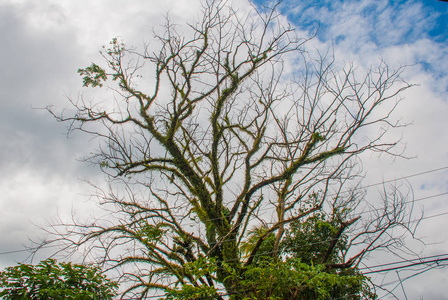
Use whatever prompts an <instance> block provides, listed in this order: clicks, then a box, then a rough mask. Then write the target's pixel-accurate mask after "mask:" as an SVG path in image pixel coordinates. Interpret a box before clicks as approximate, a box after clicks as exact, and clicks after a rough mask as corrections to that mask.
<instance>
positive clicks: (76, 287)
mask: <svg viewBox="0 0 448 300" xmlns="http://www.w3.org/2000/svg"><path fill="white" fill-rule="evenodd" d="M117 287H118V285H117V283H115V282H113V281H110V280H108V279H107V278H106V277H105V275H103V274H102V273H101V271H100V269H99V268H97V267H94V266H83V265H77V264H72V263H70V262H68V263H63V262H62V263H58V262H56V260H54V259H48V260H45V261H41V262H40V263H39V264H38V265H27V264H19V265H18V266H14V267H8V268H6V269H5V270H4V271H2V272H0V296H1V297H2V299H4V300H13V299H39V300H53V299H72V300H90V299H112V297H114V296H115V295H116V289H117Z"/></svg>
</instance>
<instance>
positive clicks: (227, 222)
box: [50, 1, 413, 299]
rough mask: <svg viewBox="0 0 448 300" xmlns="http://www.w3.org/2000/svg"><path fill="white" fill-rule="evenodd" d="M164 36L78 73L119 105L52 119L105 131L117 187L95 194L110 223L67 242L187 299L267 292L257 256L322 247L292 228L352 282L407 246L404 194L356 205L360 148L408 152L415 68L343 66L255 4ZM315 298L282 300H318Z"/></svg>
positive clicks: (319, 260) (115, 52) (215, 8)
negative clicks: (365, 265)
mask: <svg viewBox="0 0 448 300" xmlns="http://www.w3.org/2000/svg"><path fill="white" fill-rule="evenodd" d="M164 29H165V31H164V32H163V33H162V34H156V35H155V37H154V38H155V39H154V40H155V42H156V43H158V45H159V46H160V47H159V50H158V51H157V52H154V53H153V52H151V51H152V49H153V48H154V47H153V45H152V46H151V47H149V46H148V47H147V48H145V49H144V50H143V51H138V50H137V49H134V48H128V47H126V46H125V45H124V44H123V43H122V42H121V41H120V40H119V39H114V40H113V41H112V42H111V44H110V47H109V48H105V49H103V51H102V55H103V57H104V60H105V66H101V65H99V64H98V65H97V64H92V65H91V66H90V67H87V68H85V69H80V70H79V73H80V74H81V75H82V76H83V80H84V86H86V87H88V86H91V87H102V86H103V84H105V85H107V87H108V88H109V91H112V92H113V94H114V96H113V100H110V101H109V100H107V101H102V102H94V101H93V100H92V101H86V100H84V99H82V98H81V99H77V100H71V102H72V104H73V106H74V107H75V108H76V113H75V114H74V115H67V114H66V113H65V114H64V113H63V114H56V113H54V115H55V116H56V118H57V119H58V120H59V121H64V122H69V123H70V127H69V128H70V129H69V130H75V129H76V130H81V131H83V132H87V133H88V134H91V135H93V136H95V137H97V138H98V140H99V141H100V143H101V144H100V147H99V151H98V152H97V153H96V154H94V155H93V156H92V157H90V158H89V160H90V161H92V162H94V163H97V164H98V165H99V166H100V167H101V168H102V170H103V171H104V172H105V173H106V174H107V176H108V181H109V183H110V185H109V186H110V188H109V189H98V193H97V196H98V198H99V199H100V201H101V203H102V204H103V207H105V208H106V209H109V211H110V216H109V217H107V218H104V219H99V220H96V221H95V222H94V223H93V224H91V223H89V224H80V223H74V224H73V227H70V229H69V230H66V231H65V233H64V232H62V233H61V232H59V234H60V235H59V238H56V240H59V241H69V242H70V243H71V244H70V245H71V246H74V247H79V246H82V245H84V246H86V247H87V250H88V251H90V253H91V254H92V255H93V254H95V255H96V257H97V258H98V259H99V261H100V262H102V263H105V264H106V265H108V266H110V267H120V268H122V270H123V278H122V279H123V280H125V279H127V280H129V281H130V283H129V284H128V289H127V290H126V292H125V294H126V295H128V296H129V295H137V294H138V295H140V296H139V297H145V296H147V295H150V294H151V293H153V291H155V290H160V291H161V292H162V293H167V295H171V297H179V298H182V297H184V298H182V299H188V298H199V297H200V296H201V295H202V296H204V297H205V296H207V295H209V296H211V297H214V298H218V299H221V298H222V297H223V296H222V295H223V294H225V295H231V296H232V297H233V298H235V299H240V298H241V299H242V298H244V297H255V298H256V297H259V298H260V297H261V296H257V295H260V294H257V288H256V287H254V288H248V285H247V284H246V285H244V284H243V283H244V282H245V281H244V280H245V278H247V277H245V276H246V274H248V273H247V272H248V270H251V268H253V267H254V266H261V265H260V259H259V258H260V257H269V258H271V259H272V260H271V261H272V262H275V263H282V262H285V261H286V260H288V259H290V258H291V257H292V256H294V255H296V256H297V255H299V254H298V253H299V251H298V250H297V249H298V248H299V247H305V246H307V245H308V246H309V245H311V244H312V243H311V242H309V243H308V244H306V243H302V244H300V243H299V244H297V238H296V237H298V235H297V234H296V233H295V232H294V231H292V230H296V231H297V230H299V231H300V230H303V233H306V232H308V233H309V235H311V237H310V238H311V239H310V241H311V240H313V237H314V240H315V239H316V238H319V237H320V240H319V241H317V243H319V247H317V248H316V247H315V248H314V250H313V251H314V252H315V253H317V254H319V255H317V254H316V256H315V257H316V258H315V260H314V261H313V264H320V265H323V266H325V268H324V269H322V271H321V272H322V273H331V272H336V273H333V274H339V275H340V276H343V274H348V273H347V272H346V271H347V270H355V269H356V267H357V266H358V265H359V263H360V261H361V260H362V258H363V257H365V255H366V253H368V252H370V251H372V250H374V249H377V248H378V247H391V249H392V247H393V245H396V243H399V241H400V238H401V237H400V236H399V237H394V236H393V235H391V234H390V232H391V230H393V229H394V228H397V227H401V228H405V229H411V227H412V226H411V225H412V224H413V223H412V222H411V223H410V219H409V210H407V209H408V205H407V202H406V199H405V198H404V197H399V194H398V193H394V196H395V197H396V198H395V199H394V200H393V201H395V202H393V203H390V201H392V200H391V198H390V197H388V198H386V199H385V200H386V201H385V202H384V203H386V204H388V205H389V206H384V207H385V210H382V211H379V210H377V209H376V210H374V212H375V213H377V214H378V216H376V218H375V219H372V220H371V221H368V220H364V219H362V220H364V221H363V222H361V221H359V216H358V215H355V214H354V213H355V211H357V209H355V208H359V207H360V206H362V205H363V203H364V192H363V191H362V190H360V189H359V188H357V185H356V184H358V182H359V175H360V172H361V169H362V168H361V167H360V163H361V162H360V160H359V159H358V157H359V154H361V153H363V152H366V151H374V152H380V153H388V154H391V155H399V154H400V153H397V152H395V146H396V145H397V143H398V142H399V141H398V140H391V139H390V136H388V135H386V133H387V131H388V130H392V129H394V128H396V127H399V126H400V124H399V123H397V122H395V121H394V119H393V116H392V113H393V111H394V109H395V108H396V106H397V104H398V103H399V100H400V98H399V93H400V92H402V91H403V90H405V89H407V88H409V87H410V85H409V84H407V83H406V82H404V81H403V80H402V79H401V77H400V75H401V73H402V71H403V69H402V68H398V69H397V70H392V69H391V68H389V66H388V65H387V64H386V63H384V62H381V63H380V64H379V65H378V66H377V67H372V68H371V69H370V70H368V71H367V72H365V74H362V75H360V74H359V73H362V72H360V71H358V70H357V68H356V67H355V66H353V65H348V66H345V67H343V68H341V69H338V68H336V67H335V65H334V61H333V60H332V57H331V55H322V56H319V55H311V54H310V53H309V52H307V51H306V48H305V44H306V42H307V41H308V40H309V39H308V38H299V37H297V35H296V33H295V31H294V30H293V29H292V28H290V27H289V26H288V25H285V23H284V21H282V19H281V17H280V16H279V15H278V13H277V11H276V7H274V8H273V9H265V10H263V11H257V10H256V9H253V10H252V11H250V12H242V11H236V10H233V9H232V7H230V6H228V5H226V4H225V3H223V2H220V1H211V2H207V3H206V4H205V5H204V8H203V12H202V15H201V17H200V20H199V21H198V22H195V23H194V24H189V25H188V30H187V31H188V33H187V34H186V33H185V32H182V33H178V32H177V29H178V27H176V26H175V25H173V24H172V23H171V22H170V21H169V19H167V23H166V25H165V27H164ZM316 57H317V58H316ZM151 72H152V74H153V77H148V76H147V74H149V73H151ZM50 111H52V110H51V109H50ZM312 220H315V221H316V220H317V221H319V222H320V223H319V222H318V223H319V224H322V223H325V224H327V225H328V226H330V225H331V226H330V227H331V228H330V227H328V228H330V229H331V230H329V231H328V233H327V234H326V235H325V236H326V237H325V238H324V236H323V235H321V236H319V235H316V232H315V231H306V228H307V227H305V224H308V225H309V224H311V223H312V222H311V221H312ZM317 221H316V222H317ZM310 222H311V223H310ZM313 222H314V221H313ZM257 224H258V225H259V224H262V227H259V230H258V231H257V230H255V231H254V229H253V226H254V225H257ZM312 224H314V225H316V224H317V223H312ZM314 225H313V226H314ZM63 226H65V227H66V228H67V226H68V225H67V224H63ZM316 226H317V225H316ZM319 226H320V225H319ZM54 228H55V229H56V228H57V225H55V227H54ZM251 228H252V229H251ZM310 228H311V227H310ZM313 228H317V227H313ZM319 228H320V227H319ZM309 235H308V236H309ZM294 238H296V246H291V241H293V240H294ZM268 240H269V241H271V244H270V246H269V247H267V245H268V243H267V241H268ZM287 241H289V242H288V243H286V242H287ZM314 243H316V241H315V242H314ZM285 245H287V246H285ZM288 247H289V248H288ZM294 247H295V249H294ZM266 249H269V250H268V251H267V250H266ZM288 249H289V250H288ZM288 251H289V252H288ZM294 251H295V252H294ZM293 252H294V253H295V254H291V253H293ZM310 255H311V254H310ZM301 259H302V260H304V258H303V257H302V258H301ZM289 270H290V271H291V270H292V271H295V272H296V273H297V272H299V270H298V269H297V266H296V267H290V268H289ZM332 270H333V271H332ZM344 272H346V273H344ZM355 273H356V272H355ZM356 274H357V276H359V273H356ZM344 276H345V275H344ZM364 279H365V278H363V280H364ZM255 286H256V285H255ZM160 291H159V293H160ZM304 291H305V288H302V287H300V288H299V287H297V288H295V290H291V291H290V292H289V291H287V293H286V292H285V293H284V294H281V295H283V296H282V297H284V298H287V299H290V298H291V297H292V298H294V297H298V298H300V299H306V298H307V297H308V296H305V294H302V296H300V295H301V294H300V293H302V292H304ZM176 293H177V294H176ZM182 293H184V294H182ZM195 293H196V294H195ZM288 293H289V294H288ZM359 293H360V292H359V291H358V292H357V295H359ZM176 295H177V296H176ZM269 295H273V294H269ZM327 296H328V295H327ZM263 297H266V295H265V296H263ZM309 297H311V296H309ZM353 298H356V295H353ZM251 299H253V298H251Z"/></svg>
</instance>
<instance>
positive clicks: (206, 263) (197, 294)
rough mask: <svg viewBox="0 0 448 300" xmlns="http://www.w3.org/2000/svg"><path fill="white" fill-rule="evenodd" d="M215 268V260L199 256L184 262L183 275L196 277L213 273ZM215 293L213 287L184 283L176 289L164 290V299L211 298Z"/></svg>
mask: <svg viewBox="0 0 448 300" xmlns="http://www.w3.org/2000/svg"><path fill="white" fill-rule="evenodd" d="M216 270H217V264H216V260H215V259H213V258H211V259H207V258H205V257H200V258H199V259H197V260H195V261H194V262H189V263H186V264H185V273H186V274H185V275H186V276H189V277H191V278H193V277H194V278H198V277H202V276H205V275H207V274H212V273H215V272H216ZM215 295H216V289H215V288H214V287H210V286H206V285H202V284H198V285H196V286H193V285H191V284H184V285H182V286H181V287H180V288H178V289H170V290H168V291H167V292H166V295H165V298H164V299H176V300H182V299H185V300H187V299H198V298H202V297H204V298H206V299H209V298H211V299H212V298H213V296H215Z"/></svg>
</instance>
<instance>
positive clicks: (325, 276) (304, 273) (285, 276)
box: [241, 258, 364, 300]
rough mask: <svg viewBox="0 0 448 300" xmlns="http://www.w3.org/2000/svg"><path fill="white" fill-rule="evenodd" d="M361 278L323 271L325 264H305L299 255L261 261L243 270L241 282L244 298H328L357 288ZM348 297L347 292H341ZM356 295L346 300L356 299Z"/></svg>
mask: <svg viewBox="0 0 448 300" xmlns="http://www.w3.org/2000/svg"><path fill="white" fill-rule="evenodd" d="M363 280H364V277H363V276H361V275H356V274H348V275H343V274H336V273H329V272H327V271H326V266H325V265H317V266H313V265H308V264H306V263H303V262H301V260H300V259H299V258H290V259H287V260H286V261H281V260H274V259H271V260H270V261H268V260H264V261H263V262H262V263H260V264H259V265H256V266H251V267H249V268H248V269H247V270H246V272H244V274H243V276H242V278H241V283H242V285H243V286H244V288H245V291H246V294H247V295H248V296H246V297H245V298H244V299H247V300H249V299H250V300H255V299H269V300H278V299H304V300H307V299H313V300H319V299H328V298H329V297H332V296H334V292H335V291H337V290H343V291H345V292H347V290H350V289H353V290H355V291H356V290H357V289H359V287H360V286H361V285H362V282H363ZM343 295H346V296H348V295H349V293H346V294H343ZM356 295H357V294H354V295H350V296H349V299H359V298H357V296H356Z"/></svg>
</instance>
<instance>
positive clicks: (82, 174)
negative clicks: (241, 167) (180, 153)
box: [0, 0, 448, 299]
mask: <svg viewBox="0 0 448 300" xmlns="http://www.w3.org/2000/svg"><path fill="white" fill-rule="evenodd" d="M162 2H163V3H162ZM261 3H268V2H267V1H265V2H263V1H257V3H256V5H260V4H261ZM248 4H249V2H246V0H239V1H238V5H243V6H247V5H248ZM199 6H200V3H199V1H197V0H176V1H174V0H164V1H160V0H132V1H131V0H127V1H124V0H95V1H90V0H76V1H72V0H53V1H51V0H40V1H32V0H0V38H1V40H2V43H1V46H0V61H1V64H0V66H1V70H0V71H1V73H0V140H1V141H2V142H1V147H0V190H1V194H0V268H4V267H6V266H9V265H14V264H16V262H19V261H23V260H25V259H26V257H27V253H26V252H20V251H21V250H22V249H24V245H29V241H28V238H32V239H38V238H44V233H43V232H42V231H40V230H38V229H37V228H36V225H42V224H45V219H47V220H48V219H51V218H55V217H56V216H57V215H58V214H59V215H61V216H66V215H70V214H71V212H72V211H76V212H77V213H78V214H88V213H89V211H90V207H91V201H90V200H89V197H88V194H89V188H88V186H87V185H86V184H84V183H83V181H81V179H83V178H89V179H90V180H93V181H100V180H101V176H100V175H99V174H98V171H97V170H96V169H95V168H93V167H91V166H88V165H86V164H83V163H82V162H80V161H79V159H81V158H82V157H83V154H87V153H89V151H90V149H92V148H91V147H94V146H95V142H94V141H93V142H92V141H90V140H89V139H88V137H85V136H83V135H80V134H76V133H75V134H73V135H71V136H70V137H68V138H67V136H66V134H65V133H66V128H65V125H64V124H60V123H57V122H56V121H55V120H54V119H53V118H52V117H51V116H50V115H49V114H48V113H47V112H46V111H45V110H43V109H41V108H44V107H46V106H47V105H54V106H55V107H57V108H58V109H63V108H64V107H66V106H68V102H67V97H70V96H72V97H78V95H80V94H81V93H84V91H83V89H82V87H81V85H82V82H81V78H80V77H79V76H78V75H77V72H76V71H77V69H78V68H80V67H85V66H88V65H90V63H91V62H92V61H98V60H99V54H98V50H100V49H101V47H102V46H103V45H105V44H107V43H108V42H109V41H110V40H111V39H112V38H113V37H116V36H120V37H121V38H122V39H123V40H124V41H125V42H126V43H127V44H129V45H133V44H134V45H139V46H140V45H141V44H142V43H143V42H150V40H151V37H152V34H151V30H152V28H154V27H155V28H157V26H159V25H161V24H162V23H163V18H164V15H165V14H166V13H167V12H169V13H170V16H171V18H172V20H174V21H175V22H176V23H179V24H184V23H185V21H188V20H192V18H194V17H196V16H197V14H198V8H199ZM281 9H282V12H283V13H284V14H285V16H287V17H288V18H289V21H290V23H291V24H293V26H295V27H297V28H298V29H299V31H303V32H313V31H314V30H316V29H317V28H319V31H318V34H317V36H316V38H315V40H314V41H313V46H315V47H324V48H325V47H327V48H328V47H329V46H331V45H334V49H335V55H336V60H338V61H339V62H341V63H343V62H350V61H354V62H355V63H356V64H358V65H360V66H369V65H370V64H375V63H378V61H379V59H380V58H382V59H384V60H386V61H387V62H388V63H389V64H390V65H391V66H396V67H399V66H402V65H409V67H408V68H407V69H406V72H405V77H406V78H405V79H406V80H407V81H408V82H411V83H415V84H418V86H416V87H414V88H412V89H411V90H408V91H407V92H406V93H405V94H404V96H405V98H406V99H405V100H404V102H403V103H402V105H401V106H400V107H399V111H398V114H399V117H402V118H403V120H404V121H405V122H408V123H412V125H411V126H409V127H407V128H406V129H404V130H403V132H402V133H401V134H402V136H403V141H405V142H406V143H407V148H406V153H407V154H408V156H415V157H416V158H415V159H412V160H400V159H398V160H395V161H392V160H391V159H390V158H387V157H386V158H383V159H381V160H379V159H378V158H377V157H371V158H370V157H369V159H370V160H369V161H366V162H365V170H366V172H367V175H366V182H365V184H366V185H367V184H374V183H378V182H381V181H382V180H392V179H397V178H402V177H408V178H407V179H406V180H407V182H408V184H410V185H412V187H413V190H414V196H415V198H416V199H422V200H420V201H418V202H417V203H418V209H423V210H424V216H425V218H426V219H424V220H423V221H422V223H421V225H420V228H419V230H418V232H417V235H418V236H419V237H421V238H422V239H423V240H424V241H425V242H426V246H423V245H422V244H421V243H416V242H413V241H409V243H408V245H409V246H412V247H415V249H417V250H418V251H421V253H422V254H421V255H422V256H430V255H438V254H446V253H448V230H447V229H446V228H448V214H446V215H443V213H448V195H440V194H443V193H448V176H447V175H448V133H447V129H448V59H447V57H448V29H446V28H447V24H448V3H444V2H440V1H436V0H434V1H431V0H425V1H423V0H420V1H384V0H378V1H373V0H372V1H363V0H360V1H359V0H350V1H297V0H294V1H290V0H287V1H284V3H283V5H282V7H281ZM445 167H447V168H445ZM422 172H425V174H420V175H416V176H412V177H409V176H410V175H413V174H419V173H422ZM377 188H378V187H372V188H371V189H377ZM369 192H370V191H369ZM437 195H440V196H437ZM439 214H440V215H439ZM436 215H438V216H436ZM45 253H47V252H43V254H42V256H45ZM48 253H50V252H48ZM370 262H371V264H372V265H374V264H380V263H383V262H384V259H383V258H382V257H373V258H371V260H370ZM441 265H443V262H442V263H441ZM391 273H392V274H389V276H388V277H387V278H386V279H384V283H388V282H394V281H397V280H398V278H399V277H398V276H400V278H401V279H404V278H406V277H409V276H411V275H414V274H416V273H417V272H416V271H407V272H406V271H402V272H400V273H398V274H397V273H396V272H391ZM375 280H382V279H379V278H376V279H375ZM447 283H448V268H438V269H433V270H430V271H428V272H425V273H422V274H420V275H416V276H414V277H412V278H409V279H408V280H405V281H404V282H403V287H402V286H401V285H397V283H396V282H395V283H394V284H390V285H389V286H388V288H392V289H393V288H394V287H396V289H395V291H394V292H396V295H397V296H398V297H399V298H400V299H405V298H406V296H407V298H408V299H446V286H447ZM403 290H404V291H405V292H403ZM404 293H406V295H405V294H404Z"/></svg>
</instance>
